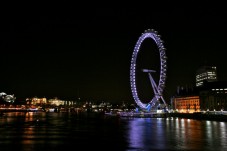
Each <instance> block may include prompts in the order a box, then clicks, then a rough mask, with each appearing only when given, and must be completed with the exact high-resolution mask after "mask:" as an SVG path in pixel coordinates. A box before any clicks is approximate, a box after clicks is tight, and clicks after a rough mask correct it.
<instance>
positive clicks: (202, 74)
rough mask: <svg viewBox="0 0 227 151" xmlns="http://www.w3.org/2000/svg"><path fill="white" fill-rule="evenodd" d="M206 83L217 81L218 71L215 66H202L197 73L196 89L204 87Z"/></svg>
mask: <svg viewBox="0 0 227 151" xmlns="http://www.w3.org/2000/svg"><path fill="white" fill-rule="evenodd" d="M204 81H207V82H213V81H217V71H216V67H214V66H202V67H201V68H199V69H198V70H197V72H196V87H199V86H202V85H203V83H204Z"/></svg>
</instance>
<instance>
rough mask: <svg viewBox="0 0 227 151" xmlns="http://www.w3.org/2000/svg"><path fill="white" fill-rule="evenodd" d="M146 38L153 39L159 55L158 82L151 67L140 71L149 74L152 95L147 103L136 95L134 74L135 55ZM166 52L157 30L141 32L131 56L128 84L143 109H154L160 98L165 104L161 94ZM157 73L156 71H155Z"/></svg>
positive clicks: (164, 76)
mask: <svg viewBox="0 0 227 151" xmlns="http://www.w3.org/2000/svg"><path fill="white" fill-rule="evenodd" d="M146 38H151V39H153V41H154V42H155V44H156V45H157V48H158V51H159V56H160V59H159V60H160V73H159V80H158V82H155V80H154V78H153V76H152V73H153V72H156V71H155V70H152V69H143V70H142V71H143V72H145V73H148V76H149V80H150V83H151V86H152V89H153V96H152V99H151V101H149V102H148V103H143V102H142V101H141V99H140V98H139V95H138V91H137V80H139V79H137V75H136V73H137V72H136V71H137V70H139V69H137V55H138V53H139V51H140V47H141V44H142V43H143V41H144V40H145V39H146ZM166 59H167V57H166V53H165V48H164V45H163V41H162V40H161V38H160V35H158V34H157V31H155V30H153V29H148V30H145V32H144V33H142V35H141V36H140V37H139V39H138V41H137V43H136V45H135V47H134V51H133V54H132V58H131V66H130V85H131V91H132V96H133V99H134V100H135V102H136V104H137V105H138V106H139V107H140V108H141V109H144V110H148V111H150V110H151V109H155V108H156V107H157V104H159V103H158V102H159V101H160V100H162V102H163V103H164V105H165V106H166V102H165V100H164V98H163V96H162V94H163V90H164V87H165V81H166V69H167V66H166ZM155 74H157V72H156V73H155Z"/></svg>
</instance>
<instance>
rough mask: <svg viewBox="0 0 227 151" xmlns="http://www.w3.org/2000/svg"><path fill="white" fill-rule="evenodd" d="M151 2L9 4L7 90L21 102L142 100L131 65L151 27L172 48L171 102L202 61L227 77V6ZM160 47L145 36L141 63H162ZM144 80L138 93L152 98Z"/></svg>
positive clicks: (4, 55)
mask: <svg viewBox="0 0 227 151" xmlns="http://www.w3.org/2000/svg"><path fill="white" fill-rule="evenodd" d="M150 3H152V2H149V3H147V4H146V3H143V4H141V5H139V4H135V5H121V4H112V3H109V4H107V3H104V4H102V5H100V4H90V3H87V4H62V3H59V4H48V5H46V4H39V5H38V4H31V5H30V4H28V5H23V4H20V5H14V6H12V5H5V6H3V11H2V15H1V16H2V17H1V25H3V27H2V28H1V45H0V49H1V58H0V65H1V74H0V78H1V84H0V92H5V93H7V94H14V95H15V96H16V97H17V99H21V100H23V99H25V98H26V97H34V96H37V97H47V98H48V99H49V98H53V97H58V98H59V99H68V100H76V99H77V98H78V97H80V98H81V100H88V101H106V102H123V101H125V102H134V100H133V98H132V94H131V88H130V78H129V74H130V62H131V56H132V52H133V49H134V46H135V44H136V42H137V40H138V38H139V37H140V36H141V34H142V33H143V32H144V31H145V30H146V29H155V30H156V31H158V33H159V34H160V35H161V39H162V40H163V41H164V46H165V48H166V55H167V57H168V60H167V80H166V87H165V89H164V98H165V100H166V102H167V103H169V100H170V97H171V96H172V95H173V94H174V93H175V91H176V88H177V86H190V87H191V86H194V85H195V72H196V70H197V69H198V68H199V67H200V66H202V65H214V66H216V67H217V73H218V79H219V80H227V70H226V66H227V61H226V51H227V42H226V37H227V9H225V7H224V6H225V5H222V4H214V3H210V4H207V2H206V4H196V3H193V4H192V3H190V4H189V3H182V4H179V3H170V2H169V3H165V4H166V5H164V6H163V5H160V4H157V3H156V4H153V5H151V4H150ZM155 46H156V45H155V43H154V42H153V41H152V40H151V39H150V40H149V39H146V40H145V41H144V43H143V44H142V47H141V49H140V52H141V53H140V56H139V57H138V60H139V63H138V64H141V66H142V67H143V66H144V67H148V66H149V65H148V64H149V63H152V67H154V68H158V66H159V56H158V55H159V53H158V50H157V48H155ZM144 74H145V73H144ZM156 74H158V73H156ZM154 76H155V75H154ZM140 81H142V82H138V83H140V85H138V87H139V90H138V91H139V93H141V97H142V98H143V99H144V101H146V100H147V99H149V97H150V98H152V95H151V93H149V91H152V90H151V85H150V83H149V80H148V76H147V75H145V76H144V77H141V79H140Z"/></svg>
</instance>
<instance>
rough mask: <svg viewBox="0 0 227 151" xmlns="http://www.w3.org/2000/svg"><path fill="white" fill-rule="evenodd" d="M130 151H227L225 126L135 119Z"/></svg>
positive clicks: (176, 120)
mask: <svg viewBox="0 0 227 151" xmlns="http://www.w3.org/2000/svg"><path fill="white" fill-rule="evenodd" d="M128 127H129V128H128V130H129V131H128V136H129V137H128V140H129V146H130V149H129V150H173V151H174V150H189V151H190V150H205V151H211V150H223V151H224V150H227V137H226V136H227V133H226V128H227V124H226V123H225V122H216V121H199V120H192V119H181V118H163V119H159V118H157V119H152V118H147V119H144V118H134V119H131V120H129V124H128Z"/></svg>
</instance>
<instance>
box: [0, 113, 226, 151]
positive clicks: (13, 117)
mask: <svg viewBox="0 0 227 151" xmlns="http://www.w3.org/2000/svg"><path fill="white" fill-rule="evenodd" d="M37 120H38V121H37ZM226 129H227V123H226V122H216V121H199V120H193V119H183V118H121V119H110V118H87V117H83V118H80V117H77V116H75V115H72V114H67V113H32V112H28V113H7V114H6V115H5V116H3V117H0V150H1V151H5V150H7V151H8V150H15V149H16V150H23V151H36V150H42V151H45V150H48V151H51V150H55V151H57V150H64V149H65V150H66V149H72V148H73V150H88V149H92V150H94V149H97V150H105V151H107V150H118V151H126V150H127V151H150V150H173V151H175V150H189V151H191V150H205V151H211V150H221V151H222V150H223V151H224V150H225V151H226V150H227V130H226Z"/></svg>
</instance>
